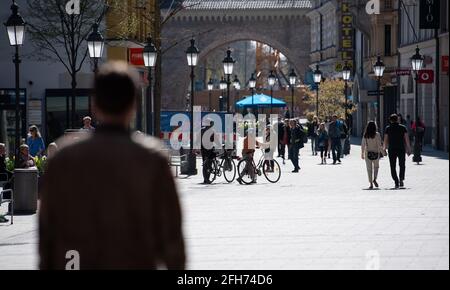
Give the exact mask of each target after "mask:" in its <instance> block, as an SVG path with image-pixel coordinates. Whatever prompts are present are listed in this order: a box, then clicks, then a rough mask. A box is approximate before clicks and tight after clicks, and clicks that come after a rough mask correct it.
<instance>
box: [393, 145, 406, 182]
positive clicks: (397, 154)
mask: <svg viewBox="0 0 450 290" xmlns="http://www.w3.org/2000/svg"><path fill="white" fill-rule="evenodd" d="M397 159H398V163H399V165H400V179H399V177H398V175H397ZM405 162H406V152H405V151H404V150H389V163H390V165H391V175H392V179H393V180H394V181H395V184H396V185H398V184H399V182H400V181H403V180H405V171H406V165H405Z"/></svg>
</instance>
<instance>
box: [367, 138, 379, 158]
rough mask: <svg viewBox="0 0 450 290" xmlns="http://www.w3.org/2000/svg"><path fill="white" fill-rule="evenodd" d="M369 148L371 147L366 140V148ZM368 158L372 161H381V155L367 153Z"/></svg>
mask: <svg viewBox="0 0 450 290" xmlns="http://www.w3.org/2000/svg"><path fill="white" fill-rule="evenodd" d="M368 147H369V142H368V141H367V139H366V148H368ZM367 158H369V160H371V161H375V160H378V159H380V153H378V152H372V151H367Z"/></svg>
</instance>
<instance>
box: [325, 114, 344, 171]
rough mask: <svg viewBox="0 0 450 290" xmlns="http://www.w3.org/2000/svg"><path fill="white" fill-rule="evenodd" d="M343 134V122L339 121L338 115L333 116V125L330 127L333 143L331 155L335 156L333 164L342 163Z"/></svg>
mask: <svg viewBox="0 0 450 290" xmlns="http://www.w3.org/2000/svg"><path fill="white" fill-rule="evenodd" d="M342 134H343V130H342V125H341V122H340V121H339V120H338V117H337V115H333V117H332V118H331V123H330V125H329V126H328V135H329V136H330V141H331V153H332V155H333V164H336V163H337V162H339V163H342V161H341V152H342V143H341V135H342Z"/></svg>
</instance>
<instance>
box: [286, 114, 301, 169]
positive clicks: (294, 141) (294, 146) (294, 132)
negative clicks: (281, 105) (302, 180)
mask: <svg viewBox="0 0 450 290" xmlns="http://www.w3.org/2000/svg"><path fill="white" fill-rule="evenodd" d="M289 126H290V129H291V140H290V145H289V159H290V160H291V162H292V165H294V170H293V171H292V173H297V172H299V170H300V166H299V163H298V162H299V157H298V156H299V154H300V149H301V148H303V147H304V143H303V138H304V134H305V132H303V130H302V128H301V125H299V124H297V121H296V120H290V121H289Z"/></svg>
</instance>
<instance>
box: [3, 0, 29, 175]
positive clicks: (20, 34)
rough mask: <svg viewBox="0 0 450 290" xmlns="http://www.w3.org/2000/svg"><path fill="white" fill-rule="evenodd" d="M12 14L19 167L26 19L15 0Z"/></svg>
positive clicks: (10, 27) (8, 25) (9, 26)
mask: <svg viewBox="0 0 450 290" xmlns="http://www.w3.org/2000/svg"><path fill="white" fill-rule="evenodd" d="M11 11H12V15H11V16H10V17H9V18H8V20H7V21H6V23H5V26H6V30H7V32H8V38H9V43H10V45H11V46H13V47H14V48H15V54H14V60H13V62H14V64H15V72H16V76H15V77H16V88H15V90H16V100H15V107H16V112H15V119H16V128H15V135H16V136H15V147H16V148H15V152H14V153H15V155H14V156H15V167H16V168H17V167H19V157H20V141H21V136H20V135H21V134H20V120H21V116H20V63H21V60H20V57H19V47H20V46H22V45H23V40H24V36H25V24H26V23H25V20H23V18H22V16H21V15H20V14H19V6H18V5H17V4H16V2H15V1H13V4H12V6H11Z"/></svg>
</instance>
